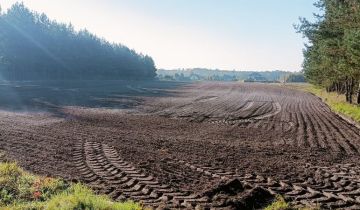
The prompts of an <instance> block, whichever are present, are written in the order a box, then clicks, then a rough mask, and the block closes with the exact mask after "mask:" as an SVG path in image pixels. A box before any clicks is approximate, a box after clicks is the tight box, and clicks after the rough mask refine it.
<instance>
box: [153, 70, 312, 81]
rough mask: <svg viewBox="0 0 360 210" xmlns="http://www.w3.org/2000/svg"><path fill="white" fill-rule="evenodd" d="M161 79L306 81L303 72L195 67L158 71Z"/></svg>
mask: <svg viewBox="0 0 360 210" xmlns="http://www.w3.org/2000/svg"><path fill="white" fill-rule="evenodd" d="M157 74H158V78H159V79H161V80H175V81H245V82H274V83H277V82H305V78H304V76H303V74H301V73H293V72H288V71H280V70H273V71H236V70H233V71H229V70H219V69H206V68H193V69H174V70H165V69H159V70H158V71H157Z"/></svg>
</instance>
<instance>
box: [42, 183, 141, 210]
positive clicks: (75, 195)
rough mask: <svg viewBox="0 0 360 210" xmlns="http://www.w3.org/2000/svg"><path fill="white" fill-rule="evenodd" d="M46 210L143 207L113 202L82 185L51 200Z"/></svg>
mask: <svg viewBox="0 0 360 210" xmlns="http://www.w3.org/2000/svg"><path fill="white" fill-rule="evenodd" d="M46 209H49V210H53V209H54V210H55V209H58V210H68V209H109V210H140V209H141V207H140V205H138V204H135V203H133V202H125V203H116V202H112V201H111V200H110V199H109V198H108V197H107V196H99V195H95V194H94V193H93V192H92V191H91V190H90V189H89V188H87V187H85V186H83V185H81V184H76V185H73V186H71V187H70V189H69V190H67V191H65V192H63V193H61V194H59V195H56V196H54V197H53V198H52V199H51V200H49V202H48V203H47V204H46Z"/></svg>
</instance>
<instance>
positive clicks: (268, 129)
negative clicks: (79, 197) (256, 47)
mask: <svg viewBox="0 0 360 210" xmlns="http://www.w3.org/2000/svg"><path fill="white" fill-rule="evenodd" d="M130 87H131V88H132V89H134V88H133V86H129V87H128V90H129V91H130V89H131V88H130ZM136 87H137V88H136V92H137V93H139V90H141V91H142V92H141V94H140V95H139V94H137V95H136V96H134V97H132V96H131V94H128V95H127V96H126V97H123V98H121V99H119V98H116V100H115V99H114V93H112V95H111V104H110V105H111V106H113V107H115V108H124V107H126V108H129V107H131V109H111V106H110V105H109V104H107V105H108V106H98V105H97V106H83V104H74V106H70V105H71V104H62V103H57V101H55V102H54V101H52V102H51V104H50V103H49V102H48V101H47V100H46V99H47V98H46V97H43V98H41V97H40V98H41V103H36V104H37V112H36V113H35V112H21V113H20V112H14V111H0V150H4V151H6V153H7V154H8V156H9V157H10V158H12V159H15V160H17V161H18V162H19V163H20V165H22V166H23V167H24V168H26V169H28V170H30V171H33V172H36V173H39V174H43V175H50V176H61V177H64V178H66V179H68V180H72V181H81V182H85V183H86V184H88V185H89V186H91V187H92V188H94V189H95V190H97V191H99V192H102V193H106V194H108V195H109V196H111V197H112V198H114V199H116V200H125V199H132V200H136V201H139V202H142V203H143V204H144V205H145V206H148V207H153V208H158V207H159V208H175V209H182V208H188V209H194V208H200V209H201V208H204V209H210V208H215V209H254V208H255V209H256V208H262V207H263V206H264V205H266V204H267V203H268V202H270V201H271V199H272V198H273V195H275V194H281V195H283V196H284V197H285V198H287V199H289V200H290V201H292V202H293V203H294V204H298V205H307V206H315V205H316V206H320V207H322V208H328V209H334V208H344V209H351V208H354V209H359V208H360V190H359V189H360V165H359V159H360V158H359V152H360V130H359V129H358V128H357V127H356V126H354V125H352V124H349V123H348V122H347V121H345V120H343V119H342V118H341V117H339V116H338V115H336V114H334V113H332V112H331V110H330V109H329V108H328V107H327V106H326V105H325V104H324V103H323V102H322V101H321V100H320V99H319V98H317V97H315V96H313V95H311V94H309V93H304V92H300V91H297V90H291V89H287V88H285V87H282V86H277V85H265V84H244V83H215V82H209V83H195V84H187V85H186V84H183V85H181V86H178V87H177V88H176V89H171V91H167V94H156V93H154V90H155V87H152V89H151V91H152V92H151V94H150V93H149V95H147V94H146V93H147V91H149V89H147V88H141V87H140V88H139V87H138V86H136ZM134 91H135V90H134ZM161 91H164V88H162V90H161ZM79 95H82V94H80V93H79ZM115 95H116V94H115ZM83 97H84V96H83ZM27 98H28V100H30V101H31V100H32V98H31V96H27ZM36 98H39V97H36ZM36 98H35V100H33V101H35V102H37V101H38V100H36ZM97 98H101V101H102V104H101V105H103V103H105V102H106V101H109V97H108V98H106V97H105V96H103V97H101V94H100V93H97ZM0 101H1V99H0ZM104 101H105V102H104ZM134 101H136V103H134ZM35 102H34V103H35ZM0 104H1V102H0ZM5 104H6V105H7V106H9V102H7V103H5ZM75 105H76V106H75ZM41 106H44V110H47V112H41V113H40V112H39V111H38V110H39V109H40V108H41ZM49 107H50V108H49ZM101 107H106V108H101ZM49 110H50V111H49Z"/></svg>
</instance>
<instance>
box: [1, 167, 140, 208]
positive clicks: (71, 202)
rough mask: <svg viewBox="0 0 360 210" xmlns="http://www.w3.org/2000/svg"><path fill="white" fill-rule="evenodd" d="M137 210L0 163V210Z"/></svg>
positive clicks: (79, 188) (128, 204)
mask: <svg viewBox="0 0 360 210" xmlns="http://www.w3.org/2000/svg"><path fill="white" fill-rule="evenodd" d="M8 209H9V210H10V209H15V210H16V209H19V210H42V209H44V210H45V209H46V210H55V209H60V210H62V209H63V210H71V209H74V210H75V209H89V210H95V209H99V210H102V209H103V210H120V209H121V210H140V209H142V208H141V206H140V205H139V204H136V203H134V202H124V203H119V202H113V201H111V200H110V199H109V198H108V197H107V196H100V195H96V194H95V193H94V192H93V191H92V190H91V189H89V188H87V187H86V186H84V185H82V184H71V183H67V182H65V181H64V180H61V179H54V178H48V177H39V176H34V175H32V174H29V173H27V172H25V171H23V170H22V169H21V168H20V167H18V166H17V164H16V163H0V210H8Z"/></svg>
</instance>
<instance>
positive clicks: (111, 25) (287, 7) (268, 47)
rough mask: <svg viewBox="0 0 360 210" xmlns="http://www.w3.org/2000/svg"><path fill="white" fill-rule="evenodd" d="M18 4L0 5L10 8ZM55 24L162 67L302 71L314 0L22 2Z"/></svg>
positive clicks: (5, 1)
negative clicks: (306, 23) (298, 28)
mask: <svg viewBox="0 0 360 210" xmlns="http://www.w3.org/2000/svg"><path fill="white" fill-rule="evenodd" d="M14 2H16V0H0V5H1V7H2V8H3V9H7V8H8V7H9V6H10V5H11V4H13V3H14ZM23 2H24V4H25V5H26V6H28V7H29V8H31V9H32V10H35V11H38V12H44V13H46V14H47V15H48V16H49V17H50V18H51V19H56V20H58V21H61V22H71V23H72V24H73V25H74V26H75V28H76V29H81V28H87V29H88V30H89V31H91V32H93V33H95V34H97V35H98V36H100V37H104V38H106V39H107V40H109V41H113V42H119V43H122V44H124V45H126V46H128V47H130V48H132V49H135V50H136V51H137V52H142V53H144V54H148V55H150V56H152V57H153V58H154V60H155V63H156V66H157V67H158V68H167V69H172V68H192V67H207V68H219V69H229V70H232V69H237V70H271V69H282V70H291V71H299V70H300V69H301V63H302V59H303V56H302V48H303V42H304V40H303V39H302V36H301V35H300V34H296V33H295V30H294V28H293V24H294V23H298V22H299V21H298V18H299V17H300V16H302V17H307V18H311V17H312V13H314V12H317V10H316V9H315V8H314V6H313V3H314V2H315V0H51V1H50V0H23Z"/></svg>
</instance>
